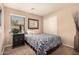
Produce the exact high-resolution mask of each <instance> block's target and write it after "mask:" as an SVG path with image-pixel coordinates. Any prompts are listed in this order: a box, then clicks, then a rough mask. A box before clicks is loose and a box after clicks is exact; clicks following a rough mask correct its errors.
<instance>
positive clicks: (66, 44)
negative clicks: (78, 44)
mask: <svg viewBox="0 0 79 59" xmlns="http://www.w3.org/2000/svg"><path fill="white" fill-rule="evenodd" d="M63 45H65V46H68V47H71V48H74V47H73V46H70V45H67V44H64V43H63Z"/></svg>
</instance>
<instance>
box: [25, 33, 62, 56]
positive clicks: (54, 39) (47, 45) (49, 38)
mask: <svg viewBox="0 0 79 59" xmlns="http://www.w3.org/2000/svg"><path fill="white" fill-rule="evenodd" d="M25 37H26V38H25V40H26V41H27V43H29V44H30V45H31V46H32V47H33V48H34V49H35V50H36V51H37V53H36V54H38V55H45V54H47V53H46V51H48V50H50V49H52V48H54V47H56V46H57V45H59V44H61V43H62V41H61V38H60V37H59V36H56V35H51V34H40V35H27V34H26V35H25Z"/></svg>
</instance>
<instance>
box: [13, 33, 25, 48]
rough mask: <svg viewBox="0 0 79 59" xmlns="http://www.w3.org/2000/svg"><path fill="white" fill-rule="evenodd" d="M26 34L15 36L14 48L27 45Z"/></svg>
mask: <svg viewBox="0 0 79 59" xmlns="http://www.w3.org/2000/svg"><path fill="white" fill-rule="evenodd" d="M24 39H25V37H24V34H13V46H12V47H13V48H15V47H18V46H22V45H25V42H24Z"/></svg>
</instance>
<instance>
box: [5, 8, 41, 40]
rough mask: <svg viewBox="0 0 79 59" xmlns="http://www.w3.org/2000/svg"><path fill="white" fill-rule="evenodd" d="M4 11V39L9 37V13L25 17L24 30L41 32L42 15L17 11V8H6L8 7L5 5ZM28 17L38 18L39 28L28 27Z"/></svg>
mask: <svg viewBox="0 0 79 59" xmlns="http://www.w3.org/2000/svg"><path fill="white" fill-rule="evenodd" d="M4 11H5V18H4V19H5V21H4V23H5V24H4V25H5V39H6V40H9V38H10V33H9V32H10V29H11V27H10V22H11V21H10V15H11V14H15V15H21V16H24V17H25V18H26V19H25V21H26V22H25V30H26V31H31V32H33V33H42V17H41V16H38V15H34V14H30V13H26V12H23V11H19V10H15V9H11V8H8V7H5V8H4ZM28 18H33V19H38V20H39V29H34V30H32V29H28V23H27V22H28V20H27V19H28Z"/></svg>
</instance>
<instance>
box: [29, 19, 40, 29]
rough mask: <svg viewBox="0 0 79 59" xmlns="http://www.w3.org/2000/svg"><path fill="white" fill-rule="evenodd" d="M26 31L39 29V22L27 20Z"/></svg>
mask: <svg viewBox="0 0 79 59" xmlns="http://www.w3.org/2000/svg"><path fill="white" fill-rule="evenodd" d="M28 29H39V20H37V19H31V18H29V19H28Z"/></svg>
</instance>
